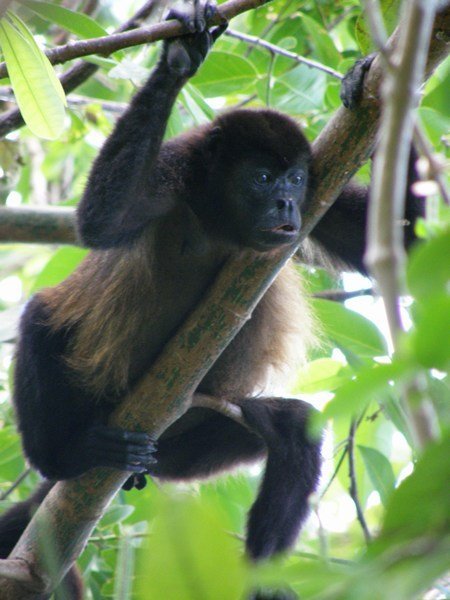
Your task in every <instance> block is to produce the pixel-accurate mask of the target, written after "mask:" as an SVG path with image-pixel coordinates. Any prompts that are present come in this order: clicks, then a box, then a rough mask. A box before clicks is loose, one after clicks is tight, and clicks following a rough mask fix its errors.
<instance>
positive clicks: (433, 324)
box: [411, 258, 450, 371]
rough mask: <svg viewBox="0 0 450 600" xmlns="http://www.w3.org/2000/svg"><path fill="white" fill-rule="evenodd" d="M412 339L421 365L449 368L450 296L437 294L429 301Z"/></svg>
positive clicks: (422, 311) (441, 368)
mask: <svg viewBox="0 0 450 600" xmlns="http://www.w3.org/2000/svg"><path fill="white" fill-rule="evenodd" d="M447 259H448V258H447ZM449 262H450V261H449ZM411 339H412V348H413V351H414V354H415V357H416V359H417V360H418V362H419V363H420V364H421V365H423V366H424V367H426V368H428V369H432V368H436V369H440V370H441V371H445V370H446V369H447V367H448V366H449V364H450V296H436V297H433V298H431V299H429V300H428V301H427V303H426V305H425V306H424V307H423V309H422V310H421V311H420V316H419V318H418V323H417V328H416V330H415V331H413V332H412V334H411Z"/></svg>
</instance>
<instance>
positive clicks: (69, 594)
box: [0, 480, 83, 600]
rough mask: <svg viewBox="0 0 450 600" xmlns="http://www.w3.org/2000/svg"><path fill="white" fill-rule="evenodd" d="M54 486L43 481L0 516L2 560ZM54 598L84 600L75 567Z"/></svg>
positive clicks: (45, 596) (41, 599) (51, 482)
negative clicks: (25, 497) (28, 495)
mask: <svg viewBox="0 0 450 600" xmlns="http://www.w3.org/2000/svg"><path fill="white" fill-rule="evenodd" d="M54 484H55V482H54V481H47V480H45V481H43V482H42V483H41V484H39V486H38V487H37V488H36V490H35V491H34V492H33V494H32V495H31V496H30V497H29V498H27V499H26V500H23V501H22V502H17V504H14V506H12V507H11V508H10V509H9V510H7V511H6V512H4V513H3V514H2V515H1V516H0V558H8V556H9V554H10V553H11V551H12V549H13V548H14V546H15V545H16V544H17V542H18V540H19V538H20V536H21V535H22V533H23V532H24V531H25V529H26V527H27V525H28V523H29V522H30V521H31V518H32V516H33V514H34V513H35V512H36V509H37V508H38V506H39V505H40V504H41V502H42V501H43V500H44V498H45V497H46V495H47V494H48V493H49V491H50V490H51V489H52V487H53V486H54ZM50 596H51V594H50V595H47V594H46V595H42V596H39V600H46V599H47V598H50ZM54 598H55V600H58V598H60V599H61V600H62V599H64V600H82V598H83V582H82V579H81V576H80V573H79V571H78V568H77V567H76V566H75V565H74V566H72V567H71V569H70V570H69V571H68V572H67V574H66V576H65V577H64V579H63V581H62V582H61V583H60V584H59V586H58V589H57V590H56V591H55V595H54Z"/></svg>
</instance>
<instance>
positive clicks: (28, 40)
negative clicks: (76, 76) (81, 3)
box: [0, 13, 65, 139]
mask: <svg viewBox="0 0 450 600" xmlns="http://www.w3.org/2000/svg"><path fill="white" fill-rule="evenodd" d="M8 16H9V17H10V18H11V20H12V21H13V23H14V26H13V25H11V24H10V23H9V22H8V21H7V20H6V19H3V20H2V21H1V23H0V45H1V47H2V50H3V54H4V57H5V61H6V65H7V67H8V73H9V77H10V80H11V85H12V87H13V90H14V94H15V96H16V100H17V103H18V105H19V108H20V112H21V113H22V116H23V118H24V120H25V122H26V124H27V125H28V127H29V128H30V129H31V131H32V132H33V133H34V134H36V135H38V136H40V137H43V138H46V139H56V138H57V137H59V135H60V134H61V132H62V131H63V129H64V120H65V96H64V90H63V89H62V86H61V83H60V81H59V79H58V78H57V77H56V75H55V72H54V71H53V67H52V66H51V64H50V62H49V60H48V58H47V57H46V56H45V54H44V53H43V52H42V50H41V49H40V48H39V46H38V45H37V44H36V42H35V40H34V38H33V35H32V34H31V32H30V31H29V30H28V29H27V28H26V26H25V25H24V24H23V23H22V22H21V21H20V20H19V19H18V18H17V17H16V16H14V15H12V14H10V13H8Z"/></svg>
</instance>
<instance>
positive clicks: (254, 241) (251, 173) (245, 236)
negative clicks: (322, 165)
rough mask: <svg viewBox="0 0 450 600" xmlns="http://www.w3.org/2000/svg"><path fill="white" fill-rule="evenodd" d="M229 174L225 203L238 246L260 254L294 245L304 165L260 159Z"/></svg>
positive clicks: (304, 180)
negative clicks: (232, 223) (230, 182)
mask: <svg viewBox="0 0 450 600" xmlns="http://www.w3.org/2000/svg"><path fill="white" fill-rule="evenodd" d="M232 171H233V173H232V174H231V178H230V181H232V182H233V183H232V185H231V186H229V187H227V190H226V196H227V198H226V203H227V205H228V208H231V211H230V212H231V217H232V219H233V221H234V226H235V228H236V231H237V234H238V237H239V242H240V244H242V245H244V246H246V247H250V248H253V249H254V250H258V251H260V252H266V251H269V250H272V249H274V248H277V247H278V246H284V245H288V244H294V243H295V242H296V241H297V240H298V238H299V235H300V228H301V208H302V205H303V203H304V200H305V195H306V186H307V180H308V167H307V165H306V164H305V162H304V161H302V160H301V159H298V160H297V161H295V162H292V163H291V164H288V165H279V164H277V162H276V161H274V160H271V159H270V157H267V156H260V157H255V158H252V159H251V160H244V161H242V162H241V163H240V164H238V165H236V166H235V167H233V169H232Z"/></svg>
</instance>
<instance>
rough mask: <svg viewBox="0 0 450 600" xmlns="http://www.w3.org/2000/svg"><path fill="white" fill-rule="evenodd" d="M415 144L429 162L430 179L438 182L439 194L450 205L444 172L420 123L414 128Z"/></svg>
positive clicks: (449, 195)
mask: <svg viewBox="0 0 450 600" xmlns="http://www.w3.org/2000/svg"><path fill="white" fill-rule="evenodd" d="M413 135H414V143H415V145H416V148H417V150H418V152H419V154H421V155H422V156H424V157H425V158H426V159H427V161H428V169H429V175H430V177H431V178H432V179H433V180H434V181H435V182H436V184H437V186H438V188H439V192H440V194H441V196H442V199H443V200H444V202H445V204H448V205H450V194H449V191H448V189H447V185H446V181H445V177H444V174H443V170H442V165H441V163H440V162H439V160H438V159H437V158H436V155H435V154H434V152H433V149H432V148H431V145H430V142H429V141H428V138H427V136H426V135H425V133H424V132H423V130H422V128H421V127H420V125H419V123H416V125H415V127H414V134H413Z"/></svg>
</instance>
